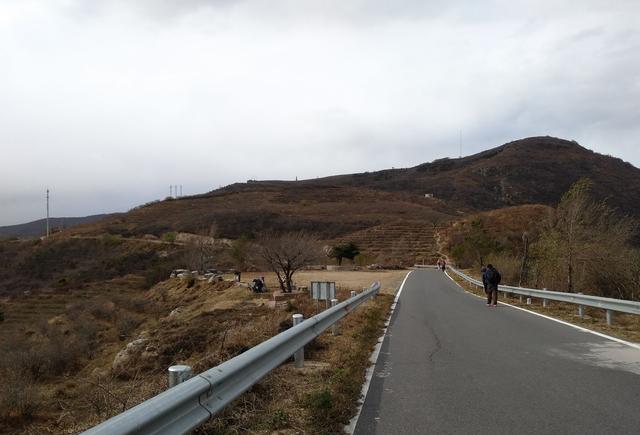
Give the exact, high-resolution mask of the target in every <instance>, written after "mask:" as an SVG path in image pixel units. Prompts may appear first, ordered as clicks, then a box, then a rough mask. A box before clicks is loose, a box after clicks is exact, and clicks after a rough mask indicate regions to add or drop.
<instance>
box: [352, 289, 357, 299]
mask: <svg viewBox="0 0 640 435" xmlns="http://www.w3.org/2000/svg"><path fill="white" fill-rule="evenodd" d="M351 297H352V298H355V297H356V292H355V291H353V290H352V291H351Z"/></svg>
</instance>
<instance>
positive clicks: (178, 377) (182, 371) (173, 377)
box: [169, 365, 193, 388]
mask: <svg viewBox="0 0 640 435" xmlns="http://www.w3.org/2000/svg"><path fill="white" fill-rule="evenodd" d="M192 373H193V372H192V370H191V367H189V366H184V365H176V366H171V367H169V388H172V387H175V386H176V385H178V384H181V383H183V382H184V381H186V380H188V379H190V378H191V375H192Z"/></svg>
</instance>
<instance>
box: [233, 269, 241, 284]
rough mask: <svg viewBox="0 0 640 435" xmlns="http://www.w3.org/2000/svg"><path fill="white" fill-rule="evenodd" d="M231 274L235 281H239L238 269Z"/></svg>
mask: <svg viewBox="0 0 640 435" xmlns="http://www.w3.org/2000/svg"><path fill="white" fill-rule="evenodd" d="M233 276H234V277H235V280H236V281H237V282H240V272H238V271H235V272H233Z"/></svg>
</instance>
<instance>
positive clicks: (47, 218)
mask: <svg viewBox="0 0 640 435" xmlns="http://www.w3.org/2000/svg"><path fill="white" fill-rule="evenodd" d="M47 237H49V189H47Z"/></svg>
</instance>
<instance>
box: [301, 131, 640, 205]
mask: <svg viewBox="0 0 640 435" xmlns="http://www.w3.org/2000/svg"><path fill="white" fill-rule="evenodd" d="M581 177H588V178H590V179H591V180H592V181H593V183H594V184H593V193H594V195H596V196H597V197H600V198H607V199H608V201H609V204H610V205H612V206H613V207H616V208H618V209H620V210H621V211H623V212H625V213H629V214H633V215H636V216H640V201H639V199H640V169H638V168H636V167H634V166H633V165H631V164H629V163H626V162H624V161H622V160H620V159H618V158H615V157H611V156H604V155H602V154H598V153H595V152H593V151H591V150H588V149H586V148H584V147H582V146H580V145H579V144H578V143H577V142H573V141H567V140H563V139H558V138H553V137H548V136H545V137H531V138H526V139H521V140H517V141H514V142H510V143H507V144H504V145H502V146H500V147H497V148H494V149H491V150H488V151H484V152H481V153H478V154H475V155H472V156H468V157H464V158H460V159H440V160H436V161H434V162H431V163H424V164H422V165H419V166H416V167H413V168H408V169H392V170H386V171H380V172H373V173H362V174H352V175H344V176H338V177H331V178H327V179H324V180H319V181H315V180H313V181H310V183H312V184H321V183H331V184H335V185H348V186H366V187H368V188H370V189H380V190H384V191H403V192H414V193H416V194H421V193H433V194H435V196H436V197H437V198H440V199H442V200H444V201H445V202H447V203H448V204H449V205H455V206H458V207H460V208H463V209H476V210H491V209H496V208H502V207H505V206H510V205H521V204H546V205H555V204H557V203H558V201H559V200H560V198H561V197H562V194H563V193H564V192H566V191H567V190H568V189H569V187H570V186H571V185H572V184H573V183H574V182H576V181H577V180H578V179H580V178H581Z"/></svg>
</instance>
